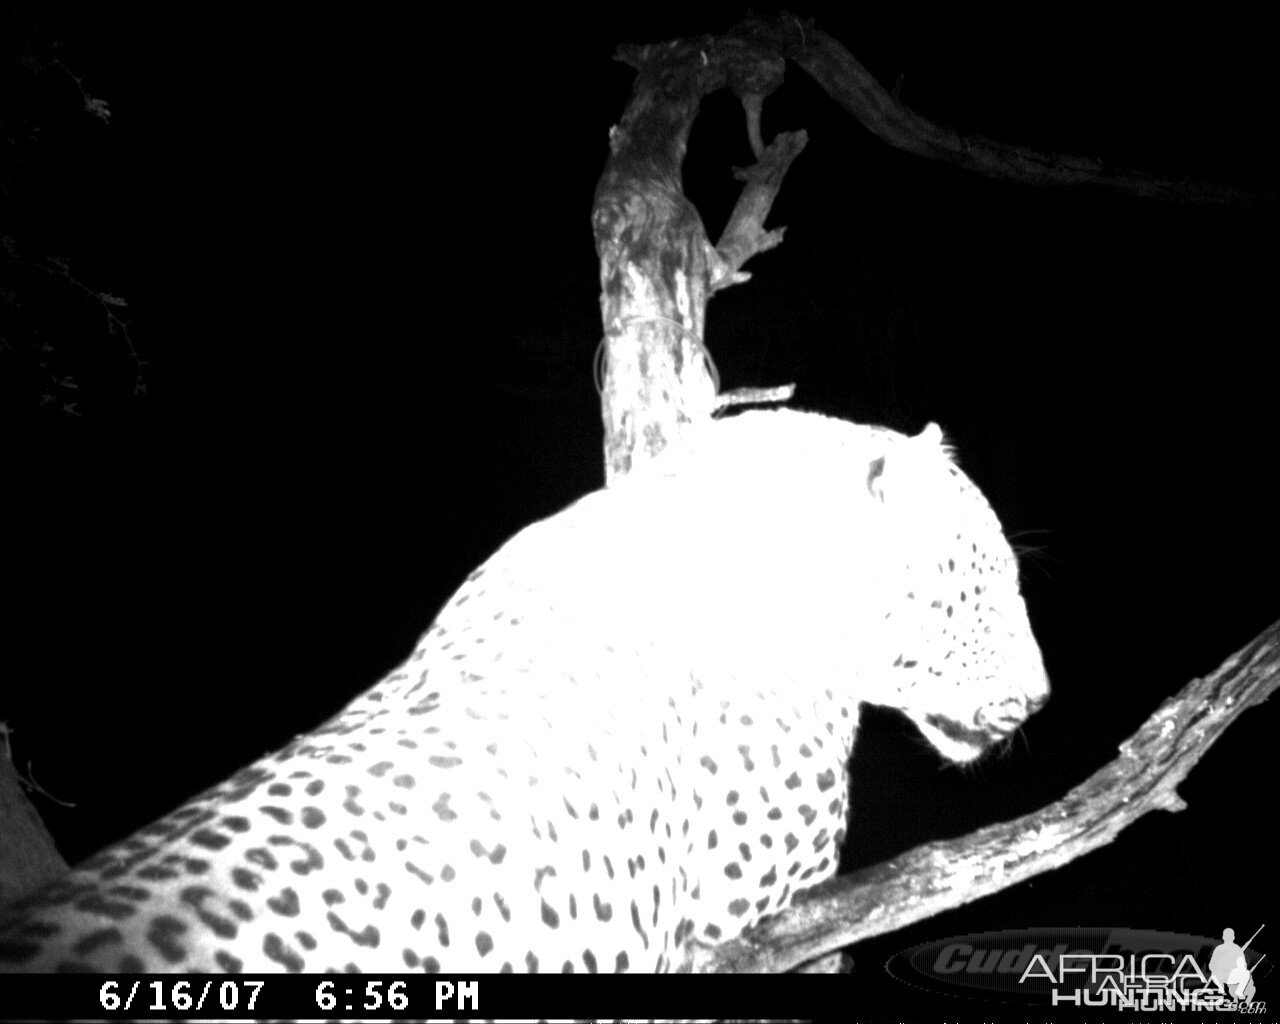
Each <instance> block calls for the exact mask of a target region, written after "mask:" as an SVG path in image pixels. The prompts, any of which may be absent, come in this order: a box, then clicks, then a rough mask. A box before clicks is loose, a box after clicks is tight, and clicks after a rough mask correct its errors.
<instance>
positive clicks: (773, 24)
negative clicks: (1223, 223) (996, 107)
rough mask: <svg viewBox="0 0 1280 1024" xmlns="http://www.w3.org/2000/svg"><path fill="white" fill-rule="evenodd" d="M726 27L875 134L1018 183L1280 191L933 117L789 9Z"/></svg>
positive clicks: (1261, 200)
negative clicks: (1148, 169) (785, 62)
mask: <svg viewBox="0 0 1280 1024" xmlns="http://www.w3.org/2000/svg"><path fill="white" fill-rule="evenodd" d="M732 34H734V35H739V36H741V37H743V38H747V39H751V40H754V41H755V42H756V43H757V44H758V45H767V46H769V47H775V48H776V49H777V51H778V52H780V53H781V54H782V55H784V56H786V57H788V58H790V59H791V60H794V61H795V62H796V63H797V64H798V65H799V66H800V67H801V68H803V69H804V70H805V71H806V72H807V73H808V74H809V76H810V77H811V78H813V80H814V81H815V82H817V83H818V85H819V86H821V87H822V88H823V89H824V90H825V91H826V92H827V93H828V94H829V95H830V96H831V97H832V99H834V100H835V101H836V102H837V103H839V104H840V105H841V106H842V107H844V109H845V110H847V111H848V112H849V113H850V114H852V115H853V116H854V117H855V118H857V119H858V121H859V122H861V123H862V125H863V127H865V128H866V129H867V130H868V131H869V132H871V133H872V134H873V135H875V136H876V137H877V138H878V139H880V140H881V141H882V142H885V143H888V144H889V145H890V146H893V147H894V148H895V149H901V150H903V151H904V152H907V153H912V154H914V155H916V156H920V157H924V158H926V159H929V160H941V161H944V162H946V163H950V164H955V165H956V166H957V167H963V168H964V169H965V170H967V171H972V172H973V173H975V174H981V175H983V176H984V177H988V178H995V179H997V180H999V181H1010V182H1017V183H1019V184H1024V185H1074V186H1079V185H1085V186H1090V185H1092V186H1096V187H1098V188H1104V189H1107V190H1109V191H1112V192H1122V193H1125V194H1127V195H1132V196H1139V197H1141V198H1144V199H1157V200H1161V201H1163V202H1176V203H1199V204H1208V205H1219V206H1262V207H1264V208H1266V209H1275V208H1276V207H1277V206H1280V196H1277V195H1276V194H1275V193H1259V192H1254V191H1250V190H1249V189H1244V188H1237V187H1235V186H1232V185H1226V184H1222V183H1218V182H1211V181H1202V180H1199V179H1195V178H1168V177H1160V176H1158V175H1152V174H1145V173H1142V172H1139V171H1134V170H1129V169H1127V168H1123V167H1118V166H1112V165H1109V164H1107V163H1106V162H1104V161H1102V160H1099V159H1095V158H1092V157H1085V156H1077V155H1071V154H1066V153H1046V152H1042V151H1040V150H1036V149H1031V148H1029V147H1026V146H1016V145H1012V144H1010V143H1007V142H998V141H995V140H993V139H988V138H985V137H984V136H982V135H968V134H962V133H961V132H958V131H956V130H955V129H954V128H948V127H946V126H944V125H939V124H935V123H934V122H933V121H930V120H929V119H928V118H926V117H923V116H921V115H920V114H917V113H916V112H915V111H914V110H911V109H910V108H908V107H906V106H904V105H903V104H902V103H901V102H899V101H898V98H897V96H896V94H891V93H890V92H889V91H888V90H887V89H885V88H884V86H882V85H881V84H880V83H879V82H878V81H877V80H876V78H875V77H874V76H873V75H872V74H871V73H870V72H869V71H868V70H867V69H866V68H864V67H863V66H862V65H861V64H860V63H858V61H857V60H855V59H854V57H853V55H852V54H851V53H850V52H849V51H848V50H847V49H845V47H844V45H843V44H842V43H841V42H840V41H839V40H838V39H834V38H833V37H831V36H829V35H828V34H827V33H826V32H823V31H822V30H821V29H819V28H817V27H816V26H815V25H814V23H813V22H812V21H801V20H800V19H798V18H796V17H795V16H793V15H790V14H785V13H784V14H781V15H779V16H778V17H777V18H776V19H774V20H772V21H769V20H765V19H762V18H747V19H745V20H744V21H743V22H742V23H741V24H739V25H738V26H736V27H735V28H734V29H733V30H732ZM895 93H896V90H895Z"/></svg>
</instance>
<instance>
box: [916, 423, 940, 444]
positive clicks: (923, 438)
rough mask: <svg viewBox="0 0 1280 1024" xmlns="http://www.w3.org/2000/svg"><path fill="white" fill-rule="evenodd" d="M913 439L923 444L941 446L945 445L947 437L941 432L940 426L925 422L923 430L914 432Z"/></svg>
mask: <svg viewBox="0 0 1280 1024" xmlns="http://www.w3.org/2000/svg"><path fill="white" fill-rule="evenodd" d="M913 440H915V441H919V442H921V443H924V444H936V445H940V446H942V447H943V448H945V447H947V439H946V437H944V436H943V434H942V428H941V427H940V426H938V424H936V423H926V424H925V425H924V430H922V431H920V433H918V434H916V436H915V437H914V438H913Z"/></svg>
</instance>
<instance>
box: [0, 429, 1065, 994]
mask: <svg viewBox="0 0 1280 1024" xmlns="http://www.w3.org/2000/svg"><path fill="white" fill-rule="evenodd" d="M1048 695H1049V682H1048V676H1047V674H1046V671H1045V667H1044V661H1043V657H1042V655H1041V651H1040V647H1039V645H1038V644H1037V642H1036V639H1035V636H1034V634H1033V632H1032V628H1031V624H1030V619H1029V614H1028V611H1027V607H1026V603H1025V600H1024V598H1023V596H1022V592H1021V589H1020V576H1019V565H1018V559H1017V556H1016V554H1015V552H1014V551H1013V549H1012V547H1011V545H1010V543H1009V541H1008V540H1007V538H1006V537H1005V534H1004V531H1003V529H1002V527H1001V525H1000V522H999V520H998V519H997V517H996V515H995V513H994V512H993V510H992V508H991V506H990V505H989V504H988V502H987V500H986V499H985V497H984V496H983V494H982V492H981V491H980V490H979V488H978V487H977V486H976V485H975V484H974V483H973V482H972V481H971V480H970V479H969V477H968V476H967V475H966V474H965V473H964V472H963V471H962V470H961V469H960V467H959V465H958V464H957V462H956V459H955V456H954V452H953V450H952V448H951V446H950V445H949V444H948V443H947V441H946V439H945V437H944V436H943V433H942V431H941V430H940V429H939V428H938V427H937V426H936V425H935V424H929V425H928V426H926V427H925V428H924V429H923V430H922V431H920V433H918V434H915V435H905V434H902V433H899V432H896V431H894V430H891V429H888V428H885V427H876V426H868V425H862V424H857V423H853V422H849V421H846V420H843V419H838V418H834V417H829V416H825V415H822V414H818V413H809V412H800V411H796V410H791V409H773V410H752V411H747V412H743V413H741V414H739V415H736V416H728V417H723V418H718V419H712V420H710V421H708V422H707V423H705V424H698V425H696V426H695V425H690V426H689V429H688V431H687V434H686V435H685V437H683V438H682V439H681V440H680V441H679V442H676V443H673V444H672V445H670V446H669V447H668V449H667V450H666V451H664V452H662V453H661V454H660V455H658V456H657V457H656V458H653V459H652V460H651V461H650V462H648V463H646V464H644V465H637V466H636V467H635V468H634V469H633V471H632V472H631V473H629V474H627V475H625V476H623V477H621V478H619V479H618V480H617V481H615V482H614V483H612V484H611V485H610V486H608V487H606V488H604V489H602V490H598V491H595V492H592V493H590V494H588V495H586V496H584V497H582V498H580V499H579V500H577V501H576V502H574V503H573V504H571V505H570V506H568V507H567V508H565V509H564V510H562V511H560V512H559V513H557V514H555V515H552V516H550V517H549V518H546V519H544V520H542V521H540V522H537V523H534V524H533V525H531V526H528V527H527V528H525V529H523V530H521V531H520V532H519V533H517V534H516V535H515V536H514V537H512V538H511V539H510V540H509V541H508V542H507V543H505V544H504V545H503V546H502V547H501V548H499V550H498V551H497V552H496V553H495V554H494V555H493V556H492V557H490V558H489V559H488V560H487V561H486V562H484V563H483V564H482V565H481V566H480V567H479V568H477V569H476V570H475V571H474V572H472V573H471V574H470V575H469V576H467V577H466V579H465V581H464V582H463V583H462V585H461V586H460V587H459V589H458V590H457V591H456V593H455V594H454V595H453V596H452V598H450V599H449V600H448V602H447V603H446V605H445V606H444V608H443V609H442V610H441V611H440V613H439V615H438V616H437V617H436V619H435V621H434V622H433V623H432V624H431V626H430V627H429V628H428V629H427V630H426V632H425V633H424V634H423V635H422V636H421V638H420V640H419V642H418V643H417V645H416V646H415V648H414V649H413V651H412V653H411V654H410V655H409V656H408V658H407V659H406V660H405V661H404V662H403V663H402V664H400V665H399V666H398V667H397V668H395V669H394V670H393V671H391V672H390V673H389V674H388V675H387V676H386V677H385V678H383V679H382V680H381V681H379V682H378V683H377V684H376V685H374V686H373V687H371V688H370V689H368V690H366V691H365V692H363V693H361V694H360V695H359V696H357V697H355V698H354V699H353V700H352V701H351V703H350V704H349V705H347V706H346V707H345V709H344V710H342V711H341V712H340V713H339V714H337V715H336V716H335V717H333V718H332V719H330V720H329V721H327V722H325V723H323V724H321V725H319V726H318V727H317V728H314V729H312V730H311V731H310V732H306V733H303V734H300V735H298V736H296V737H295V738H294V739H293V740H292V741H290V742H288V743H287V744H286V745H285V746H284V747H283V748H282V749H280V750H278V751H275V752H272V753H270V754H268V755H266V756H265V757H263V758H261V759H259V760H258V761H257V762H255V763H253V764H251V765H249V766H248V767H246V768H244V769H243V770H241V771H239V772H237V773H236V774H234V775H232V776H231V777H230V778H228V779H226V780H225V781H223V782H221V783H219V784H217V785H214V786H213V787H212V788H210V789H208V790H207V791H206V792H204V793H202V794H200V795H199V796H196V797H195V798H194V799H192V800H190V801H189V802H188V803H186V804H185V805H183V806H182V807H180V808H178V809H177V810H175V811H173V812H172V813H170V814H168V815H166V816H165V817H163V818H161V819H160V820H159V821H157V822H155V823H154V824H152V825H149V826H147V827H145V828H143V829H141V830H140V831H139V832H137V833H136V834H134V835H132V836H130V837H128V838H126V839H124V840H123V841H121V842H118V843H116V844H115V845H112V846H110V847H109V848H107V849H106V850H105V851H104V852H102V853H100V854H98V855H96V856H93V857H92V858H91V859H89V860H88V861H86V862H84V863H82V864H80V865H78V866H77V867H75V868H74V869H73V870H71V871H70V872H69V873H68V874H66V875H65V876H64V877H63V878H61V879H60V880H59V881H57V882H55V883H54V884H53V885H52V886H51V887H49V888H48V889H46V890H44V891H42V892H40V893H37V894H36V895H34V896H33V897H30V898H28V899H26V900H24V901H22V902H20V903H19V904H18V905H17V906H14V907H10V908H8V909H7V910H6V911H5V912H4V914H3V915H0V969H3V970H7V971H22V972H35V971H96V972H106V973H154V972H179V971H180V972H229V973H242V972H249V971H254V972H265V971H276V972H298V971H306V972H325V971H356V972H363V973H382V972H393V971H394V972H402V971H427V972H448V973H466V972H472V971H486V972H487V971H494V972H513V971H520V972H524V971H555V972H605V971H640V972H665V971H673V970H686V969H689V965H690V963H691V962H692V961H693V959H694V957H695V955H696V953H697V951H698V950H706V949H708V948H712V949H713V948H714V947H715V946H717V945H718V944H720V943H723V942H726V941H728V940H731V939H733V938H736V937H738V936H739V935H741V934H742V933H743V931H744V930H746V929H748V928H750V927H751V926H753V925H754V924H756V923H757V922H759V921H760V920H761V919H762V918H764V917H766V916H769V915H774V914H777V913H779V912H781V911H783V910H785V909H786V908H787V907H788V906H789V905H790V904H791V902H792V900H793V898H794V897H795V895H796V894H797V893H799V892H802V891H803V890H805V889H807V888H809V887H812V886H814V885H817V884H818V883H820V882H822V881H824V880H826V879H828V878H830V877H831V876H832V875H833V874H834V873H835V872H836V871H837V868H838V866H839V860H840V851H841V849H842V846H843V845H844V843H845V840H846V837H847V835H848V834H849V828H850V822H849V821H848V811H849V799H850V790H849V787H850V776H849V760H850V757H851V754H852V752H853V748H854V743H855V739H856V736H857V732H858V727H859V713H860V709H861V708H862V707H863V706H864V705H876V706H882V707H887V708H891V709H897V710H898V711H900V712H902V713H903V714H905V715H906V716H907V718H908V719H909V720H910V722H912V723H914V725H915V726H916V728H917V729H918V730H919V732H920V733H921V734H922V735H923V737H924V738H925V739H926V740H927V741H928V744H930V745H931V746H932V747H934V748H936V750H937V752H938V754H940V755H941V757H942V758H943V759H944V761H945V762H952V763H959V764H965V763H968V762H971V761H973V760H974V759H976V758H978V757H979V756H981V755H982V754H983V753H984V752H986V751H989V750H991V749H992V748H1000V747H1007V745H1008V743H1009V742H1010V737H1011V736H1013V735H1014V734H1015V733H1016V732H1017V731H1018V730H1019V729H1020V727H1021V726H1022V724H1023V723H1024V722H1025V720H1026V719H1027V717H1028V716H1029V715H1031V714H1032V713H1033V712H1035V711H1036V710H1037V709H1038V708H1040V707H1041V706H1042V705H1043V704H1044V702H1045V700H1046V699H1047V697H1048Z"/></svg>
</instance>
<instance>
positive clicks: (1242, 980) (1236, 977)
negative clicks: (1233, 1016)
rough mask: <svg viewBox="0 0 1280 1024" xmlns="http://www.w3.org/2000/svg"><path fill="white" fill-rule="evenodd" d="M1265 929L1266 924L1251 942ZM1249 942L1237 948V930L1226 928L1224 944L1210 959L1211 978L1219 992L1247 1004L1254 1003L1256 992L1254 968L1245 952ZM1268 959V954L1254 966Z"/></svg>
mask: <svg viewBox="0 0 1280 1024" xmlns="http://www.w3.org/2000/svg"><path fill="white" fill-rule="evenodd" d="M1265 927H1266V925H1265V924H1263V925H1259V926H1258V931H1257V932H1254V933H1253V934H1252V935H1250V936H1249V942H1252V941H1253V940H1254V939H1256V938H1257V937H1258V932H1260V931H1262V929H1263V928H1265ZM1249 942H1246V943H1245V944H1244V945H1243V946H1237V945H1236V933H1235V930H1234V929H1232V928H1224V929H1222V942H1221V944H1220V945H1219V946H1218V948H1217V949H1215V950H1214V951H1213V956H1211V957H1210V958H1209V976H1210V977H1211V978H1212V979H1213V983H1214V985H1216V986H1217V989H1218V991H1219V992H1225V993H1227V994H1229V995H1231V996H1233V997H1234V998H1236V999H1239V1000H1240V1001H1242V1002H1245V1003H1251V1002H1253V993H1254V991H1255V989H1254V984H1253V968H1251V967H1249V965H1248V962H1247V961H1246V960H1245V955H1244V951H1245V950H1246V949H1248V948H1249ZM1266 958H1267V954H1266V953H1263V954H1262V956H1260V957H1259V958H1258V962H1257V963H1255V964H1254V965H1253V966H1254V967H1257V966H1258V964H1260V963H1262V961H1263V960H1265V959H1266Z"/></svg>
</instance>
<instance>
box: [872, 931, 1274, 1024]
mask: <svg viewBox="0 0 1280 1024" xmlns="http://www.w3.org/2000/svg"><path fill="white" fill-rule="evenodd" d="M1261 931H1262V928H1261V927H1259V928H1258V930H1257V931H1255V932H1254V933H1253V935H1252V936H1251V937H1250V938H1249V939H1248V941H1246V942H1245V943H1244V945H1242V946H1240V945H1237V944H1236V941H1235V932H1234V930H1232V929H1231V928H1226V929H1224V930H1223V932H1222V937H1221V938H1220V939H1211V938H1206V937H1205V936H1200V935H1187V934H1182V933H1179V932H1156V931H1138V930H1134V929H1127V928H1057V929H1049V928H1045V929H1028V930H1026V931H1007V932H983V933H981V934H977V935H961V936H955V937H952V938H946V939H939V940H937V941H934V942H928V943H925V944H923V945H920V946H916V947H914V948H912V949H908V950H905V951H904V952H902V953H899V954H898V955H897V956H895V957H893V958H892V959H890V960H889V962H888V963H887V964H886V965H885V968H886V970H888V972H889V974H890V975H891V976H892V977H894V978H896V979H897V980H898V981H901V982H903V983H904V984H907V985H911V986H912V987H915V988H923V989H926V990H928V991H931V992H937V993H944V994H948V995H952V996H961V997H965V998H968V999H973V998H975V997H977V998H985V999H989V1000H991V1001H993V1002H1005V1003H1009V1002H1016V1003H1032V1004H1036V1005H1040V1006H1045V1005H1048V1006H1059V1007H1077V1008H1083V1007H1102V1006H1106V1007H1113V1008H1116V1009H1128V1010H1197V1011H1201V1012H1205V1011H1219V1012H1238V1013H1247V1014H1250V1015H1255V1016H1256V1015H1258V1014H1262V1013H1265V1012H1266V1003H1265V1002H1264V1001H1259V1000H1258V998H1257V993H1258V988H1259V983H1260V982H1261V980H1262V978H1263V977H1264V976H1265V975H1266V974H1269V973H1270V970H1271V965H1270V963H1268V962H1266V954H1265V953H1263V952H1261V951H1260V950H1259V949H1258V948H1257V947H1256V946H1254V944H1253V943H1254V939H1256V938H1258V935H1259V933H1260V932H1261ZM1262 987H1263V988H1264V990H1265V982H1262Z"/></svg>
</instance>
